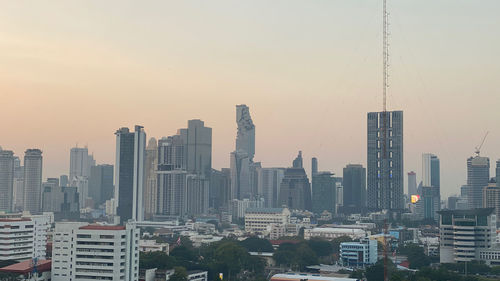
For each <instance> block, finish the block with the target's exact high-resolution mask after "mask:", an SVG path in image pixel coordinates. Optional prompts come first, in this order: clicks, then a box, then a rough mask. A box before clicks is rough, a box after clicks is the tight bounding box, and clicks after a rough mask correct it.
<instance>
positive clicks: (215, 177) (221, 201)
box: [210, 168, 231, 210]
mask: <svg viewBox="0 0 500 281" xmlns="http://www.w3.org/2000/svg"><path fill="white" fill-rule="evenodd" d="M230 179H231V171H230V169H228V168H223V169H221V170H220V171H219V170H215V169H212V174H211V175H210V207H211V208H214V209H215V210H220V209H226V210H227V209H228V207H229V206H228V203H229V201H230V199H231V198H230V194H231V192H230V188H231V180H230Z"/></svg>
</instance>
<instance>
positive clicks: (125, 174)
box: [115, 125, 146, 224]
mask: <svg viewBox="0 0 500 281" xmlns="http://www.w3.org/2000/svg"><path fill="white" fill-rule="evenodd" d="M115 135H116V164H115V167H116V168H115V199H117V201H118V207H117V215H118V216H119V217H120V221H121V223H122V224H124V223H126V222H127V221H128V220H129V219H133V220H136V221H142V220H143V215H144V208H143V201H142V195H143V184H144V161H145V158H144V151H145V149H146V133H145V132H144V128H143V127H142V126H137V125H136V126H135V132H130V131H129V129H128V128H121V129H119V130H117V131H116V133H115Z"/></svg>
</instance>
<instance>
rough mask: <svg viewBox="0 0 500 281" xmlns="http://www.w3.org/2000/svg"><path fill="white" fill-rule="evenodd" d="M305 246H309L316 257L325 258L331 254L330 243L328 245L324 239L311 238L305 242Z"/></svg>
mask: <svg viewBox="0 0 500 281" xmlns="http://www.w3.org/2000/svg"><path fill="white" fill-rule="evenodd" d="M307 244H308V245H309V247H310V248H311V249H312V250H313V251H314V253H315V254H316V255H317V256H318V257H326V256H330V255H331V254H333V245H332V243H330V242H328V241H326V240H324V239H320V238H312V239H311V240H309V241H308V242H307Z"/></svg>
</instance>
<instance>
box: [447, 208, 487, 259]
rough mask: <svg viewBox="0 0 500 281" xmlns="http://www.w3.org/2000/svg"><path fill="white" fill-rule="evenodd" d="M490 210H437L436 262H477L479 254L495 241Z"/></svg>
mask: <svg viewBox="0 0 500 281" xmlns="http://www.w3.org/2000/svg"><path fill="white" fill-rule="evenodd" d="M493 210H494V209H493V208H479V209H468V210H441V211H439V214H440V225H439V237H440V241H439V244H440V262H441V263H456V262H469V261H472V260H476V259H479V252H480V251H481V250H485V249H489V248H491V247H492V245H493V243H494V242H495V238H496V228H497V223H496V215H495V214H494V212H493Z"/></svg>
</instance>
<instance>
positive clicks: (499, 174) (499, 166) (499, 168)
mask: <svg viewBox="0 0 500 281" xmlns="http://www.w3.org/2000/svg"><path fill="white" fill-rule="evenodd" d="M495 179H496V181H497V185H498V186H500V160H497V166H496V169H495ZM499 219H500V218H499Z"/></svg>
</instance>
